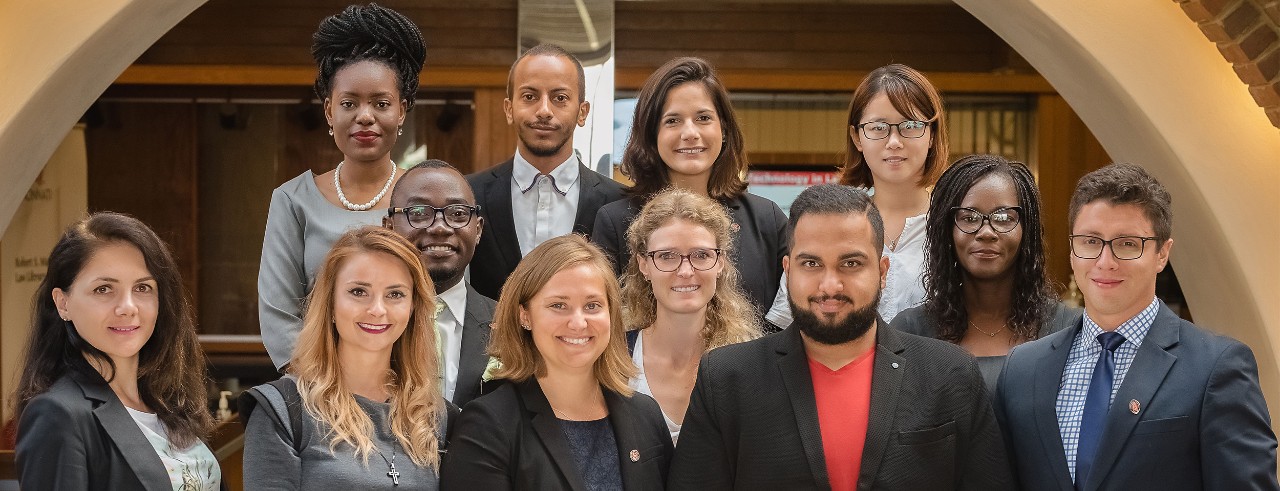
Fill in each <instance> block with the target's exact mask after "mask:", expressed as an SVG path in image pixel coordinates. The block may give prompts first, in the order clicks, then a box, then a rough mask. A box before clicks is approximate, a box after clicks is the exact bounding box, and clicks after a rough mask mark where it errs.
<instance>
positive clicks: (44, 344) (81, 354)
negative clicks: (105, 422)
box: [14, 212, 213, 448]
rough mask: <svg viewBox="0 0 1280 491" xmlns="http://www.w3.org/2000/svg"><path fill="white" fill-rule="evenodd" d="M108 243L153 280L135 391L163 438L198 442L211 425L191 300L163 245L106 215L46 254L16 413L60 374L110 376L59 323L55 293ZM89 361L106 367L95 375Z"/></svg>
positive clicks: (95, 353)
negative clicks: (150, 318) (155, 303)
mask: <svg viewBox="0 0 1280 491" xmlns="http://www.w3.org/2000/svg"><path fill="white" fill-rule="evenodd" d="M111 244H128V245H131V246H133V247H136V248H137V249H138V251H140V252H141V253H142V257H143V259H144V260H145V261H146V266H147V271H148V272H149V273H150V274H151V276H152V277H154V278H155V281H156V292H157V294H158V298H159V310H158V312H157V315H156V325H155V330H154V331H153V332H152V334H151V338H150V339H148V340H147V343H146V344H145V345H143V346H142V350H141V351H139V353H138V391H139V392H140V395H141V397H142V401H143V402H145V403H146V404H147V406H148V407H150V408H151V409H152V410H153V411H155V413H156V415H157V416H158V417H159V418H160V421H162V422H164V425H165V428H166V429H168V433H169V440H170V441H172V442H173V443H175V444H176V445H177V446H178V447H179V448H185V447H186V446H188V445H190V444H191V443H193V442H195V440H196V439H200V438H204V437H205V436H206V435H208V433H209V430H210V429H211V428H212V427H213V418H212V417H211V416H210V415H209V409H208V407H207V400H206V399H207V397H208V394H206V392H205V391H206V388H205V387H206V382H207V378H206V376H205V369H206V368H205V357H204V351H203V350H202V349H201V347H200V342H199V340H198V339H197V337H196V326H195V321H194V320H193V318H192V315H191V310H192V309H191V303H190V301H189V299H188V298H187V296H186V291H185V290H184V289H183V287H182V278H181V277H180V276H179V274H178V266H177V264H176V263H175V262H174V260H173V255H172V254H170V252H169V248H168V246H166V245H165V244H164V242H163V241H161V240H160V237H159V236H157V235H156V233H155V232H153V231H152V230H151V229H150V228H148V227H147V226H146V224H143V223H142V222H141V221H139V220H138V219H136V218H133V217H131V216H128V215H123V214H119V213H111V212H101V213H94V214H92V215H89V216H88V217H87V218H85V219H83V220H81V221H79V222H77V223H76V224H75V225H72V226H71V227H70V228H68V229H67V230H66V232H63V234H62V238H60V239H58V243H57V245H54V246H53V252H51V253H49V264H48V271H47V273H46V274H45V277H44V280H43V281H41V282H40V286H39V288H38V289H37V290H36V296H35V301H34V302H33V305H32V313H31V338H30V340H28V342H27V349H26V351H27V354H26V360H25V362H24V364H23V367H22V376H21V380H20V381H19V382H18V388H17V390H16V391H15V394H14V396H15V397H14V398H15V400H16V403H15V408H16V412H17V413H18V414H19V415H20V414H21V413H22V410H23V409H24V408H25V407H26V405H27V403H28V402H30V401H31V399H32V398H34V397H36V396H38V395H40V394H42V393H44V392H45V391H46V390H48V389H49V387H50V386H51V385H53V383H54V382H56V381H57V380H58V379H59V378H61V377H62V376H63V375H66V374H73V375H78V376H81V377H84V378H87V379H89V380H93V379H97V378H105V379H106V380H107V381H110V380H111V379H112V378H114V377H115V364H114V363H112V361H111V358H110V357H108V356H107V355H106V354H105V353H103V352H102V351H99V350H98V349H97V348H94V347H93V346H92V345H90V344H89V343H88V342H86V341H85V340H84V339H83V338H81V337H80V335H79V334H78V333H77V332H76V330H75V327H74V326H73V325H72V324H71V322H70V321H64V320H62V318H61V316H59V315H58V309H57V306H56V305H55V304H54V301H53V290H54V289H55V288H60V289H62V290H64V291H65V290H69V289H70V288H71V284H72V283H73V282H74V281H75V279H76V276H77V275H79V274H80V271H81V270H82V269H83V268H84V265H85V263H87V262H88V261H89V259H90V258H91V257H93V255H94V254H95V253H97V252H98V251H99V250H100V249H102V248H103V247H104V246H107V245H111ZM86 355H87V356H89V357H91V358H93V359H95V360H97V361H99V362H101V363H102V365H104V366H107V367H109V368H110V371H109V373H107V374H105V376H103V375H100V374H99V373H98V372H97V371H96V370H95V369H94V368H93V367H92V366H90V364H89V363H87V362H86V361H85V356H86Z"/></svg>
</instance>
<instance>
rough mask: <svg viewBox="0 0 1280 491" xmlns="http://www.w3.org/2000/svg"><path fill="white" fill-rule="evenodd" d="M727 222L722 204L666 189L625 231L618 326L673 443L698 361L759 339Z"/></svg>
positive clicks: (639, 381)
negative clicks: (716, 351)
mask: <svg viewBox="0 0 1280 491" xmlns="http://www.w3.org/2000/svg"><path fill="white" fill-rule="evenodd" d="M732 223H733V222H732V221H731V220H730V218H729V214H728V213H726V212H725V209H724V207H723V206H720V204H719V203H716V202H715V201H713V200H711V199H710V198H707V197H706V196H701V195H698V194H696V193H693V192H690V191H687V190H684V189H679V188H669V189H667V190H665V191H663V192H661V193H659V194H657V195H656V196H654V198H653V199H651V200H649V203H648V204H646V205H645V206H644V209H642V210H641V211H640V214H639V215H638V216H637V217H636V219H635V221H633V222H631V226H630V227H629V228H628V229H627V247H628V249H629V250H630V254H629V255H630V257H632V258H634V259H633V260H632V261H630V262H628V263H627V265H626V273H624V274H623V277H622V318H623V322H625V323H626V325H627V326H628V327H629V328H632V329H635V330H634V331H631V332H629V333H627V342H628V345H629V346H630V347H631V357H632V361H633V362H634V363H635V365H636V376H635V377H634V378H632V379H631V386H632V387H633V388H635V389H636V390H637V391H639V392H641V393H644V394H647V395H649V396H652V397H653V398H654V399H657V401H658V404H659V405H660V406H661V407H662V414H663V418H664V419H665V420H666V423H667V429H668V430H669V431H670V432H671V439H672V441H675V440H676V439H677V437H679V435H680V425H681V423H682V422H683V421H684V412H685V409H686V408H687V407H688V406H689V395H690V393H691V390H692V388H693V382H694V380H695V379H696V378H697V375H698V360H699V359H701V357H702V355H703V354H704V353H706V352H707V351H710V350H711V349H713V348H718V347H720V346H724V345H726V344H732V343H740V342H743V341H747V340H751V339H754V338H756V337H759V336H760V324H759V321H758V320H757V319H759V317H758V314H757V313H756V311H755V308H754V306H753V305H752V304H751V301H750V300H748V299H747V297H746V295H745V294H744V293H743V291H742V288H741V287H740V286H739V276H738V269H737V268H736V267H735V266H734V264H733V261H728V260H726V258H729V257H733V239H732V236H731V235H730V234H731V228H732Z"/></svg>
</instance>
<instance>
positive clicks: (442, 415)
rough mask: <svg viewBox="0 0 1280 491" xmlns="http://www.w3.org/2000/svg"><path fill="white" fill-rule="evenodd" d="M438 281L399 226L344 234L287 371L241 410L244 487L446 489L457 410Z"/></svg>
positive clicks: (319, 282)
mask: <svg viewBox="0 0 1280 491" xmlns="http://www.w3.org/2000/svg"><path fill="white" fill-rule="evenodd" d="M434 292H435V288H434V287H433V286H432V284H431V280H430V278H429V277H428V276H427V274H426V273H425V272H424V270H423V269H422V265H421V263H420V262H419V260H418V250H417V249H416V248H414V247H413V246H412V245H411V244H409V242H407V241H406V240H405V239H404V238H402V237H400V235H398V234H396V233H395V232H393V231H390V230H387V229H383V228H378V227H363V228H360V229H357V230H353V231H350V232H347V233H346V234H345V235H343V236H342V237H341V238H339V239H338V241H337V242H336V243H335V244H334V246H333V249H332V250H330V251H329V254H328V256H326V257H325V260H324V262H323V263H322V264H321V268H320V272H319V274H318V275H317V276H316V284H315V287H314V288H312V290H311V295H310V296H309V297H308V299H307V309H306V315H305V317H304V318H303V327H302V332H301V333H300V335H299V336H298V346H297V348H296V349H295V350H294V354H293V358H292V359H291V360H290V362H289V366H288V368H287V373H288V375H287V376H286V377H285V378H283V379H281V380H279V381H276V382H273V383H270V384H265V385H261V386H258V387H255V388H254V389H253V390H251V391H250V392H249V394H251V395H252V396H253V398H252V401H253V402H252V403H250V404H248V407H247V408H245V409H247V410H248V411H247V412H246V411H243V410H242V414H248V421H247V423H246V424H247V426H248V428H247V429H246V431H245V453H244V462H245V468H244V470H245V484H246V488H248V489H258V488H283V489H321V488H324V489H342V488H344V487H345V488H352V489H392V488H395V487H398V486H399V485H401V484H404V485H406V486H408V487H412V488H413V489H437V486H438V480H439V477H438V476H439V473H438V469H439V467H440V457H439V452H440V451H441V449H442V448H443V445H442V442H443V439H444V435H445V427H446V425H447V422H448V419H449V415H448V413H449V409H448V404H447V403H446V402H445V400H444V399H443V397H442V396H441V394H440V382H439V373H438V368H437V367H438V366H439V361H438V355H437V352H436V340H435V337H436V333H435V328H434V327H433V322H434V312H435V294H434ZM245 401H248V400H247V399H246V400H245ZM264 416H265V417H264Z"/></svg>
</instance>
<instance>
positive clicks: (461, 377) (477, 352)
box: [450, 284, 498, 407]
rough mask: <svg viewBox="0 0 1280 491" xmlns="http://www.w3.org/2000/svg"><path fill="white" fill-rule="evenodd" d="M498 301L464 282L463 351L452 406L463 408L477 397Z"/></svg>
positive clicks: (486, 364) (486, 359)
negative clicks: (465, 300) (465, 293)
mask: <svg viewBox="0 0 1280 491" xmlns="http://www.w3.org/2000/svg"><path fill="white" fill-rule="evenodd" d="M497 304H498V302H495V301H493V299H490V298H489V297H486V296H484V295H481V294H480V292H477V291H476V290H475V288H472V287H471V285H470V284H468V285H467V318H466V319H465V320H464V321H463V322H462V351H461V352H460V353H459V356H458V382H457V385H456V386H455V387H454V390H453V400H452V401H450V402H453V404H454V405H456V406H458V407H462V406H465V405H467V403H468V402H471V400H472V399H475V398H476V397H479V396H480V377H481V376H483V375H484V369H485V367H487V366H488V365H489V354H488V353H485V349H486V348H487V347H488V346H489V333H490V331H492V328H491V327H490V325H489V324H490V323H491V322H493V309H494V307H496V306H497Z"/></svg>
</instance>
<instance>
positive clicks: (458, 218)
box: [382, 160, 496, 407]
mask: <svg viewBox="0 0 1280 491" xmlns="http://www.w3.org/2000/svg"><path fill="white" fill-rule="evenodd" d="M382 226H384V227H386V228H389V229H391V230H394V231H395V232H396V233H398V234H400V235H401V236H403V237H404V238H406V239H408V240H409V242H411V243H413V245H414V247H417V248H418V251H419V254H418V259H419V260H420V261H422V265H423V266H424V267H425V268H426V269H427V274H428V275H430V276H431V282H432V283H434V284H435V287H436V300H437V302H436V306H437V309H438V310H439V311H438V312H436V313H435V317H436V339H437V340H438V344H439V345H438V346H437V348H438V349H439V350H440V353H439V355H440V376H441V378H442V380H441V384H440V389H441V393H442V394H443V395H444V398H445V399H448V400H449V401H450V402H452V403H454V404H456V405H457V406H458V407H462V406H463V405H465V404H466V403H467V402H469V401H471V400H472V399H475V398H476V397H477V396H479V395H480V379H481V377H482V375H483V374H484V370H485V367H486V365H487V364H488V362H489V356H488V355H487V354H485V347H486V346H487V345H488V344H489V323H490V322H491V321H492V320H493V308H494V306H495V304H496V302H494V301H493V300H492V299H490V298H488V297H486V296H484V295H481V294H480V293H479V292H477V291H476V290H475V289H474V288H472V287H471V285H469V284H468V283H467V280H466V278H465V274H464V272H465V271H466V268H467V264H468V263H470V262H471V257H472V255H473V254H474V253H475V250H476V244H477V243H479V241H480V234H481V230H482V229H483V227H484V219H483V218H481V217H480V207H479V206H477V205H476V199H475V196H473V195H472V194H471V186H468V185H467V181H466V178H464V177H463V176H462V174H461V173H459V172H458V170H457V169H455V168H454V167H453V166H452V165H449V164H448V163H445V162H443V161H440V160H428V161H426V162H423V163H421V164H418V165H416V166H414V167H413V168H411V169H409V170H407V171H405V173H404V175H403V176H402V177H401V178H400V181H399V182H397V183H396V186H395V189H393V190H392V191H391V208H390V209H388V210H387V216H386V217H384V218H383V219H382Z"/></svg>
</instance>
